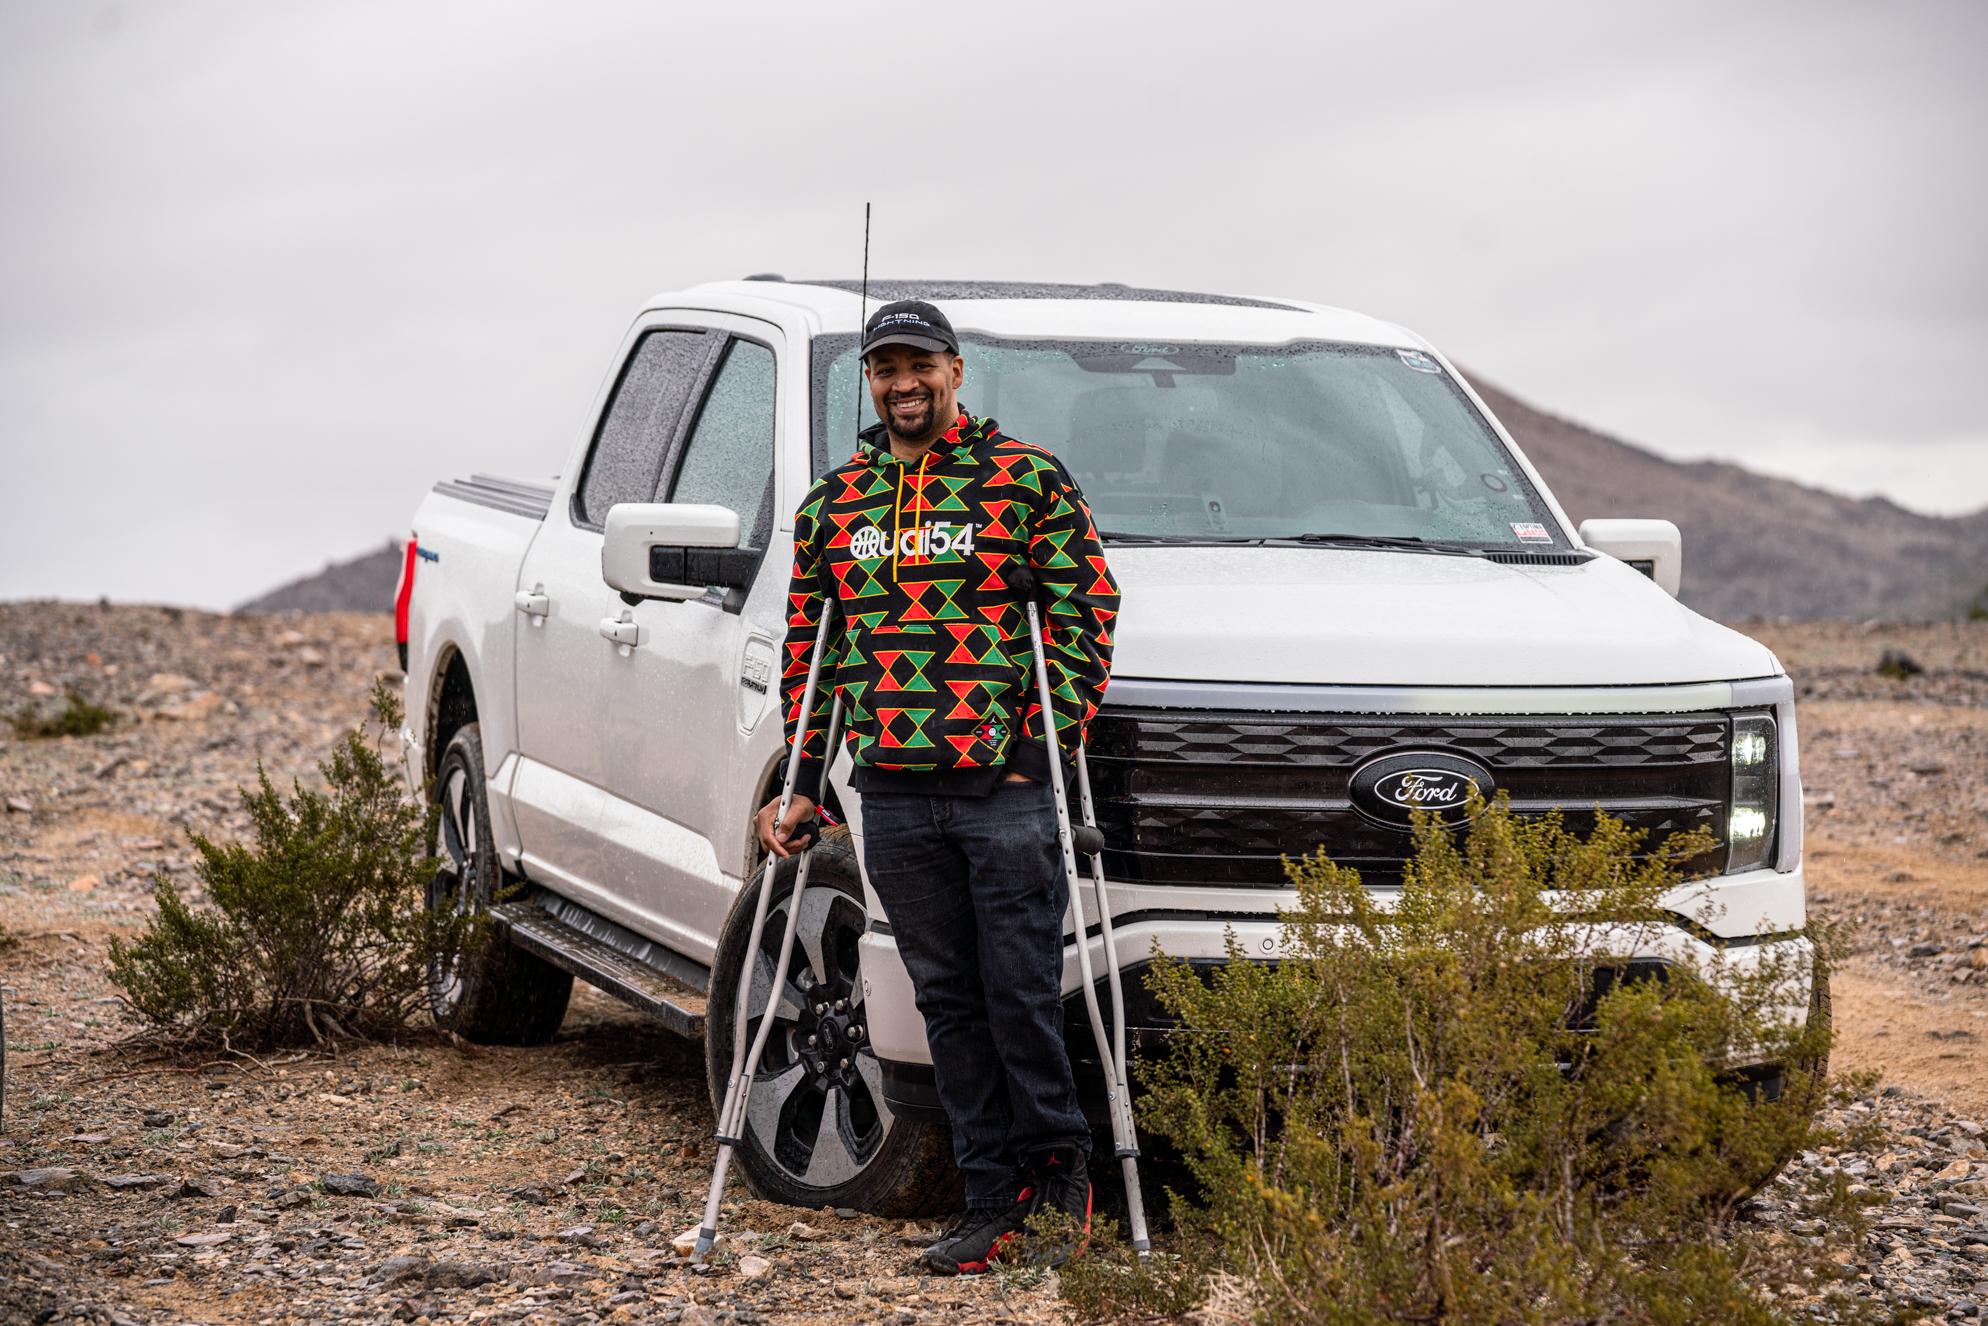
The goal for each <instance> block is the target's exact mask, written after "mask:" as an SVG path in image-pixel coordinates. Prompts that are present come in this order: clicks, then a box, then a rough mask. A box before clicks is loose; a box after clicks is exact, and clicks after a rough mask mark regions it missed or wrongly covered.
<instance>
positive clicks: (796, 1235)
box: [787, 1220, 823, 1243]
mask: <svg viewBox="0 0 1988 1326" xmlns="http://www.w3.org/2000/svg"><path fill="white" fill-rule="evenodd" d="M787 1237H788V1238H790V1239H798V1240H800V1241H801V1242H802V1243H812V1242H814V1241H815V1240H816V1239H818V1238H821V1237H823V1235H822V1232H821V1231H820V1230H819V1229H816V1228H815V1227H814V1226H813V1225H811V1224H809V1223H808V1222H807V1221H805V1220H796V1221H795V1222H794V1223H793V1224H791V1225H789V1226H787Z"/></svg>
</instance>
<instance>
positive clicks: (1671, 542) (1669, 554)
mask: <svg viewBox="0 0 1988 1326" xmlns="http://www.w3.org/2000/svg"><path fill="white" fill-rule="evenodd" d="M1581 542H1582V543H1585V544H1587V545H1588V547H1590V548H1593V549H1594V550H1595V551H1596V552H1600V553H1607V554H1608V555H1609V556H1610V557H1613V558H1615V559H1616V560H1617V561H1620V562H1627V563H1629V565H1631V566H1633V567H1635V568H1636V569H1637V570H1638V571H1641V572H1642V573H1643V574H1644V575H1646V576H1648V577H1650V579H1652V580H1654V581H1656V582H1657V584H1658V585H1659V586H1660V587H1661V588H1662V589H1663V591H1664V593H1666V594H1668V595H1670V596H1671V597H1672V598H1676V597H1677V587H1678V584H1679V582H1680V580H1681V579H1682V577H1683V574H1684V540H1683V538H1682V537H1681V536H1680V535H1679V534H1678V532H1677V526H1676V525H1673V524H1672V523H1671V522H1670V521H1668V520H1584V521H1582V522H1581Z"/></svg>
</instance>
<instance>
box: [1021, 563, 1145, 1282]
mask: <svg viewBox="0 0 1988 1326" xmlns="http://www.w3.org/2000/svg"><path fill="white" fill-rule="evenodd" d="M1002 579H1003V580H1004V581H1005V582H1006V583H1007V586H1008V589H1009V591H1010V592H1011V593H1013V594H1014V595H1015V597H1016V598H1017V599H1018V600H1020V602H1021V604H1022V608H1023V610H1024V611H1025V612H1026V613H1027V614H1028V623H1029V644H1030V647H1031V648H1032V649H1033V650H1034V651H1035V686H1036V699H1037V703H1039V704H1040V705H1041V706H1042V737H1043V742H1044V744H1045V745H1046V746H1047V747H1048V748H1049V787H1050V791H1051V792H1052V793H1053V794H1054V797H1055V801H1056V836H1057V839H1058V841H1059V843H1060V844H1061V846H1062V849H1063V871H1064V874H1065V875H1066V876H1067V877H1068V878H1069V881H1070V911H1071V913H1072V917H1071V929H1072V933H1073V934H1074V935H1075V937H1076V941H1077V970H1078V973H1079V977H1080V979H1081V980H1082V981H1083V986H1084V1009H1085V1011H1086V1012H1087V1013H1088V1014H1089V1015H1090V1022H1091V1036H1092V1038H1093V1039H1094V1040H1095V1041H1096V1042H1097V1047H1098V1057H1099V1059H1100V1060H1101V1061H1102V1062H1103V1066H1104V1070H1105V1095H1106V1097H1107V1103H1108V1105H1109V1107H1110V1110H1111V1139H1112V1146H1113V1150H1114V1154H1116V1156H1117V1157H1118V1160H1119V1163H1120V1165H1121V1166H1122V1167H1123V1170H1124V1176H1125V1205H1126V1210H1127V1213H1128V1215H1129V1217H1130V1219H1129V1223H1130V1226H1131V1235H1132V1246H1133V1248H1134V1249H1135V1250H1136V1251H1137V1252H1138V1254H1139V1255H1140V1256H1141V1257H1144V1256H1145V1255H1146V1253H1147V1252H1148V1251H1150V1250H1151V1248H1152V1240H1151V1239H1150V1238H1149V1237H1148V1236H1147V1232H1146V1207H1145V1202H1144V1200H1143V1199H1142V1197H1141V1195H1140V1189H1139V1136H1138V1133H1137V1131H1136V1130H1135V1129H1134V1127H1133V1124H1132V1094H1131V1091H1130V1079H1129V1077H1128V1075H1127V1072H1126V1056H1125V987H1124V984H1123V982H1122V981H1121V979H1120V977H1119V971H1118V941H1117V939H1116V937H1115V936H1114V935H1113V933H1112V924H1111V899H1110V897H1109V896H1108V895H1107V894H1106V892H1105V886H1104V858H1103V856H1102V855H1101V854H1102V853H1103V851H1104V834H1103V833H1102V832H1100V831H1099V829H1098V827H1097V812H1096V809H1095V807H1093V805H1092V804H1091V775H1090V768H1089V766H1088V765H1087V764H1086V763H1085V761H1084V743H1083V736H1082V730H1081V727H1080V728H1079V734H1078V739H1077V789H1078V793H1079V797H1080V805H1081V808H1082V810H1083V815H1084V822H1083V823H1082V824H1080V825H1076V826H1074V827H1073V826H1072V824H1071V820H1070V796H1069V792H1068V790H1067V789H1066V788H1065V787H1064V784H1063V757H1062V751H1061V748H1060V744H1059V741H1058V738H1057V732H1056V709H1055V707H1054V704H1053V703H1052V701H1053V697H1052V695H1051V692H1050V686H1049V664H1048V660H1047V658H1046V657H1045V655H1044V654H1043V648H1042V613H1041V608H1040V604H1039V601H1038V599H1037V596H1036V583H1035V576H1034V574H1033V573H1032V572H1031V571H1030V570H1029V568H1028V565H1027V564H1026V563H1025V562H1023V561H1022V560H1020V559H1017V560H1016V561H1014V562H1012V563H1010V565H1009V567H1008V569H1007V571H1006V572H1004V573H1003V575H1002ZM1079 854H1081V855H1083V856H1086V857H1088V858H1090V864H1091V889H1092V893H1093V896H1094V898H1095V900H1096V904H1097V911H1098V937H1099V939H1100V940H1102V941H1103V947H1104V964H1105V979H1106V981H1107V983H1108V984H1109V986H1110V989H1111V1021H1112V1027H1111V1034H1110V1035H1109V1036H1107V1035H1106V1033H1105V1026H1104V1018H1103V1015H1102V1014H1101V1013H1100V1012H1099V1010H1098V995H1097V981H1096V979H1095V977H1094V976H1093V975H1092V969H1091V948H1090V939H1089V936H1088V935H1087V934H1086V930H1087V929H1088V925H1087V922H1086V921H1085V918H1084V903H1083V881H1082V879H1081V877H1080V876H1079V873H1078V870H1077V857H1078V855H1079Z"/></svg>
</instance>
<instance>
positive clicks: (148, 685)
mask: <svg viewBox="0 0 1988 1326" xmlns="http://www.w3.org/2000/svg"><path fill="white" fill-rule="evenodd" d="M199 685H200V683H199V682H197V681H195V680H194V679H193V678H191V677H186V676H182V675H181V674H179V673H177V672H155V673H153V674H152V675H151V676H149V677H147V678H146V679H145V686H144V689H143V690H142V691H141V692H140V694H142V695H143V696H145V697H146V698H148V699H157V698H159V697H161V696H167V695H185V694H186V693H187V692H188V691H191V690H194V689H196V688H197V687H198V686H199Z"/></svg>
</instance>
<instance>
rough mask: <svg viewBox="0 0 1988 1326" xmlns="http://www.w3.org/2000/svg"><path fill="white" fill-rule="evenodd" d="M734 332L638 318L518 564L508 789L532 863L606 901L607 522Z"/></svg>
mask: <svg viewBox="0 0 1988 1326" xmlns="http://www.w3.org/2000/svg"><path fill="white" fill-rule="evenodd" d="M723 345H724V337H722V336H719V335H715V334H712V333H710V332H708V331H706V330H704V329H701V328H683V327H657V326H653V325H647V326H643V325H638V327H637V328H636V330H635V332H634V333H633V334H632V336H631V339H630V342H629V344H628V345H627V347H626V349H625V353H624V357H623V359H622V363H621V367H620V369H619V371H618V373H617V374H616V376H615V380H614V386H613V387H612V389H611V390H610V392H609V394H608V396H607V399H606V401H605V403H604V406H603V408H602V410H601V413H600V417H599V420H598V422H597V424H596V426H595V428H594V434H593V438H592V440H591V442H590V444H589V446H588V448H587V454H586V456H585V458H584V459H583V461H582V463H581V466H580V468H579V471H578V473H577V474H576V475H574V476H572V477H571V479H570V480H569V481H568V482H565V483H562V484H560V485H559V488H558V491H557V493H556V494H555V496H554V499H553V504H552V509H551V510H550V511H549V512H547V513H546V518H545V525H544V527H543V528H542V529H541V530H540V532H539V534H538V537H537V538H535V539H534V540H533V541H532V545H531V549H530V551H529V552H528V553H527V554H526V556H525V560H524V563H523V565H522V567H521V568H520V572H519V576H518V588H517V616H516V619H515V626H514V628H513V630H514V636H515V640H516V651H517V677H518V687H517V696H518V750H519V756H520V758H519V761H518V768H517V771H516V773H515V775H514V777H513V779H512V782H511V788H510V795H511V801H512V804H513V806H514V808H515V812H516V817H517V824H518V837H519V840H520V842H521V844H522V847H523V864H524V867H525V872H526V874H527V875H529V876H530V877H531V878H533V879H534V880H537V881H538V882H540V883H542V884H545V885H547V886H548V887H551V888H553V889H555V890H556V891H558V892H561V893H566V894H568V895H570V896H572V897H574V898H575V899H576V900H578V901H580V902H582V903H585V904H586V905H588V906H591V907H595V908H597V909H604V907H603V905H604V904H606V903H609V902H611V898H610V897H608V896H606V895H605V893H604V891H603V890H602V888H601V882H600V881H601V878H602V873H603V870H604V869H605V865H606V862H605V854H604V852H603V851H602V848H601V843H602V835H603V833H604V831H605V830H604V820H605V811H606V792H605V791H604V789H605V788H606V786H607V784H608V781H609V773H608V753H607V749H606V742H605V737H606V730H607V723H608V705H607V696H606V693H605V689H604V688H605V685H606V683H607V681H608V676H609V673H610V671H611V670H612V669H611V665H613V664H618V663H620V662H622V661H623V660H621V659H619V658H618V657H617V656H616V646H615V645H614V644H613V643H612V642H611V641H609V640H608V639H606V638H604V636H603V635H602V624H603V622H611V621H614V620H616V619H618V618H619V617H620V616H621V614H622V613H623V611H624V610H625V606H626V605H624V604H623V603H622V602H621V598H620V596H619V595H618V594H616V593H615V591H614V590H612V589H610V588H609V587H608V585H607V583H606V582H605V581H603V580H602V579H601V524H602V520H603V518H604V517H605V516H606V514H607V510H608V508H609V507H611V506H613V505H614V504H615V503H617V502H646V501H649V500H651V495H652V494H653V493H654V492H655V489H656V484H657V482H658V476H660V475H661V474H662V472H663V464H664V461H665V459H666V457H667V456H668V453H669V451H670V448H671V446H672V444H673V443H674V441H675V439H676V436H677V432H678V429H679V428H680V426H681V424H682V421H683V413H684V407H685V406H686V405H687V404H688V403H689V402H690V401H691V400H693V399H695V398H697V396H698V395H699V394H700V392H701V389H702V387H703V385H704V381H705V379H706V376H707V375H708V372H709V369H710V367H711V365H712V363H713V360H714V358H715V355H716V353H717V352H718V351H719V350H720V349H722V347H723Z"/></svg>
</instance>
